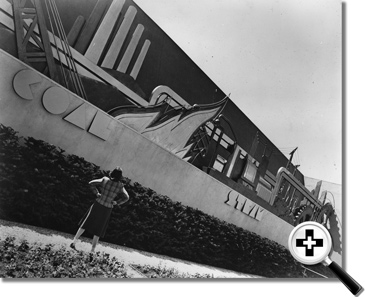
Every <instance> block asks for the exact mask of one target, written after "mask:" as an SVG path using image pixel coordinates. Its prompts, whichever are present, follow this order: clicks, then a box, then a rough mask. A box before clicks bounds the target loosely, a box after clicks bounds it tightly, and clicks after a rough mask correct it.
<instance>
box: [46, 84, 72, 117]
mask: <svg viewBox="0 0 365 297" xmlns="http://www.w3.org/2000/svg"><path fill="white" fill-rule="evenodd" d="M42 102H43V106H44V108H45V109H46V110H47V111H48V112H50V113H52V114H61V113H63V112H65V111H66V110H67V108H68V106H69V105H70V99H69V96H68V93H67V92H66V91H65V90H63V89H61V88H60V87H51V88H49V89H47V90H46V91H45V92H44V94H43V97H42Z"/></svg>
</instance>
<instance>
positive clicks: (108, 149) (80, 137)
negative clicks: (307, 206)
mask: <svg viewBox="0 0 365 297" xmlns="http://www.w3.org/2000/svg"><path fill="white" fill-rule="evenodd" d="M24 69H29V70H31V68H29V67H28V66H27V65H26V64H24V63H22V62H20V61H19V60H17V59H15V58H14V57H13V56H10V55H8V54H6V53H5V52H4V51H1V50H0V122H1V123H2V124H4V125H6V126H10V127H12V128H13V129H15V130H16V131H19V132H20V134H21V135H23V136H32V137H34V138H37V139H42V140H44V141H47V142H49V143H52V144H54V145H56V146H59V147H61V148H63V149H64V150H66V152H67V153H70V154H76V155H79V156H82V157H84V158H85V159H86V160H87V161H90V162H93V163H95V164H97V165H99V166H101V168H103V169H113V168H114V167H115V166H117V165H121V166H122V167H123V169H124V172H125V175H126V176H127V177H129V178H131V179H132V181H137V182H139V183H141V184H142V185H144V186H147V187H150V188H151V189H153V190H155V191H156V192H157V193H160V194H163V195H167V196H169V197H170V198H171V199H172V200H174V201H180V202H181V203H183V204H184V205H188V206H191V207H194V208H198V209H200V210H202V211H203V212H205V213H207V214H210V215H213V216H215V217H218V218H219V219H222V220H225V221H227V222H229V223H233V224H236V225H237V226H240V227H242V228H244V229H247V230H250V231H252V232H255V233H257V234H259V235H261V236H264V237H267V238H269V239H272V240H274V241H276V242H278V243H280V244H282V245H284V246H287V240H288V237H289V234H290V231H291V230H292V228H293V227H292V226H291V225H289V224H288V223H286V222H284V221H283V220H281V219H279V218H278V217H276V216H274V215H273V214H272V213H270V212H268V211H266V210H265V211H264V212H263V215H262V216H260V217H259V218H258V219H254V218H252V217H250V216H249V215H247V214H245V213H244V212H242V211H241V210H239V209H236V208H235V206H234V204H233V203H232V201H233V200H234V199H236V197H239V198H240V199H241V201H242V199H243V198H244V197H242V195H241V196H239V195H238V193H236V192H234V191H233V190H232V189H231V188H229V187H227V186H226V185H224V184H222V183H221V182H219V181H217V180H216V179H214V178H213V177H211V176H209V175H207V174H206V173H204V172H203V171H201V170H199V169H197V168H196V167H194V166H193V165H191V164H189V163H186V162H185V161H183V160H181V159H179V158H178V157H176V156H175V155H174V154H171V153H170V152H168V151H166V150H165V149H163V148H162V147H160V146H158V145H157V144H155V143H153V142H151V141H150V140H148V139H147V138H145V137H143V136H142V135H140V134H139V133H137V132H136V131H134V130H132V129H131V128H129V127H127V126H125V125H123V124H122V123H120V122H119V121H117V120H115V119H114V118H113V117H110V116H109V115H107V114H105V113H104V112H103V111H101V110H99V109H98V108H97V107H95V106H93V105H91V104H90V103H88V102H86V101H84V100H83V99H81V98H79V97H77V96H76V95H74V94H73V93H71V92H69V91H68V90H66V89H64V88H62V87H61V86H59V85H57V84H56V83H54V82H53V81H51V80H49V79H48V78H47V77H45V76H43V75H42V74H39V73H37V74H36V75H39V77H40V78H41V79H40V80H39V82H36V83H33V84H30V85H29V84H28V82H27V80H25V81H24V86H25V89H26V88H27V87H28V86H29V88H30V91H31V94H32V97H33V98H32V99H30V100H29V99H28V100H26V99H23V98H21V97H20V96H19V95H18V94H17V93H16V92H15V90H16V88H15V89H14V87H13V81H14V77H15V76H16V74H17V73H19V71H21V70H24ZM31 71H32V72H34V71H33V70H31ZM50 87H59V88H61V89H62V90H63V91H64V94H65V96H66V97H67V98H68V99H67V100H69V102H70V103H69V105H68V106H67V109H66V110H65V111H64V112H62V113H60V114H52V113H50V112H49V111H47V110H46V109H45V105H44V104H43V103H42V98H44V93H45V91H46V90H49V88H50ZM61 99H62V98H61ZM82 105H84V109H83V110H84V113H83V114H81V117H82V120H83V121H85V128H80V127H77V126H76V125H74V124H72V123H70V122H68V121H66V120H65V119H64V118H65V117H66V116H69V115H70V114H71V113H72V112H74V110H76V109H77V108H79V107H80V106H82ZM96 113H98V114H101V115H102V117H103V123H104V125H105V131H106V134H105V135H107V136H106V137H105V140H103V139H101V138H99V137H97V136H95V135H94V134H93V132H92V126H93V121H94V116H95V115H96ZM83 117H84V118H83ZM232 197H233V198H232ZM228 200H229V202H228ZM225 202H228V203H225ZM249 202H250V200H247V203H249ZM252 205H256V204H252Z"/></svg>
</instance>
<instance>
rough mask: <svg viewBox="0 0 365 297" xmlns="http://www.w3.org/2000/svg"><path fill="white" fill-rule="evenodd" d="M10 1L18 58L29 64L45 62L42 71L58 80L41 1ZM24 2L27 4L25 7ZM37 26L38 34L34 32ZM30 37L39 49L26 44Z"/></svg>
mask: <svg viewBox="0 0 365 297" xmlns="http://www.w3.org/2000/svg"><path fill="white" fill-rule="evenodd" d="M12 2H13V11H14V24H15V33H16V34H15V35H16V43H17V48H18V58H19V59H20V60H21V61H23V62H25V63H27V64H28V65H30V66H32V64H33V63H39V62H46V67H45V68H44V69H43V73H44V74H45V75H48V76H49V77H50V78H51V79H52V80H54V81H57V82H58V81H59V79H58V74H57V69H56V64H55V61H54V58H53V53H52V48H51V44H50V40H49V37H48V32H47V27H46V22H45V18H44V14H43V9H42V5H41V1H40V0H32V1H27V0H12ZM26 4H28V5H27V7H26ZM26 20H29V21H26ZM37 27H38V30H39V34H36V32H35V30H36V29H37ZM30 38H32V39H33V40H34V42H35V43H36V44H37V46H38V47H39V49H36V50H33V49H34V47H32V46H28V44H29V40H30Z"/></svg>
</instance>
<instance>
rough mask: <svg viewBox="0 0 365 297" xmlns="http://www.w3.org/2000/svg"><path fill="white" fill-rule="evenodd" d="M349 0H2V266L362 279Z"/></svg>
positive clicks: (143, 276) (43, 275)
mask: <svg viewBox="0 0 365 297" xmlns="http://www.w3.org/2000/svg"><path fill="white" fill-rule="evenodd" d="M344 8H345V6H344V4H343V3H342V2H341V1H337V0H336V1H334V0H320V1H319V0H308V1H301V0H279V1H278V0H262V1H253V0H227V1H221V0H196V1H191V0H186V1H182V0H169V1H167V0H134V1H132V0H0V30H1V33H0V129H1V131H0V141H1V145H0V166H1V167H0V260H1V261H0V277H1V278H2V279H3V281H4V280H5V281H9V280H10V279H13V280H19V279H38V280H39V279H53V280H56V279H78V280H84V279H88V280H96V279H97V280H100V279H104V280H112V279H113V280H120V281H123V280H125V281H128V280H129V279H138V280H140V281H146V280H149V279H158V280H167V279H174V280H181V279H185V280H197V279H199V280H203V279H204V280H206V279H209V280H210V281H214V280H222V279H225V280H232V279H235V280H240V281H243V283H244V282H245V281H248V282H250V281H253V282H257V281H265V280H268V279H275V280H278V281H280V282H285V281H288V282H289V283H290V281H293V280H295V281H298V280H301V281H302V280H306V281H314V280H315V281H329V282H330V284H332V283H333V282H336V283H337V282H338V281H339V280H340V281H342V282H343V283H344V284H345V285H346V286H347V288H348V289H349V290H350V291H351V292H352V293H354V294H357V293H359V292H360V290H361V286H360V285H359V284H358V283H356V281H355V280H354V279H352V278H351V277H350V276H349V275H347V274H346V272H345V270H344V268H345V265H344V264H345V257H344V253H345V251H346V241H345V240H344V239H345V238H346V237H347V235H345V228H346V227H345V222H346V220H345V211H344V209H346V208H345V207H346V205H347V206H349V203H350V200H347V202H346V203H345V202H344V193H345V188H346V187H344V185H343V182H344V180H345V178H344V171H346V170H345V168H344V163H345V162H344V153H346V147H345V146H344V142H343V141H344V136H345V132H344V127H345V126H344V106H346V105H344V98H343V96H344V95H343V94H344V88H345V87H344V84H343V82H344V69H343V67H344V60H343V59H344V58H343V57H344V45H343V43H344V32H343V29H344ZM358 154H359V156H358V158H361V149H359V153H358ZM358 197H359V195H358ZM358 197H357V198H355V197H353V198H352V197H351V198H349V199H359V198H358ZM305 226H307V227H306V229H305V230H304V229H303V228H305ZM308 226H309V227H308ZM322 231H323V232H322ZM322 233H323V234H322ZM341 275H347V276H348V277H347V278H346V277H345V278H344V277H341ZM346 282H347V283H346ZM346 286H342V288H341V289H342V290H343V291H344V292H346Z"/></svg>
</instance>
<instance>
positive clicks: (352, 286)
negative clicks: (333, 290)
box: [328, 261, 362, 295]
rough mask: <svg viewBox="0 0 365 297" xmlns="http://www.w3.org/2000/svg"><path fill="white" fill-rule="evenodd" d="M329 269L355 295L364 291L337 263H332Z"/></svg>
mask: <svg viewBox="0 0 365 297" xmlns="http://www.w3.org/2000/svg"><path fill="white" fill-rule="evenodd" d="M328 267H329V268H330V269H331V270H332V271H333V273H334V274H336V276H337V277H338V279H339V280H340V281H342V282H343V284H344V285H345V286H346V287H347V288H348V289H349V290H350V292H351V293H352V294H354V295H356V294H357V293H359V292H360V291H361V289H362V287H361V286H360V284H358V283H357V282H356V281H355V280H354V279H353V278H352V277H351V276H350V275H348V274H347V272H346V271H345V270H343V269H342V268H341V267H340V266H339V265H338V264H337V263H336V262H334V261H332V263H331V264H329V265H328Z"/></svg>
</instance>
